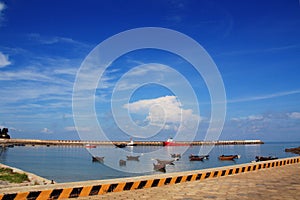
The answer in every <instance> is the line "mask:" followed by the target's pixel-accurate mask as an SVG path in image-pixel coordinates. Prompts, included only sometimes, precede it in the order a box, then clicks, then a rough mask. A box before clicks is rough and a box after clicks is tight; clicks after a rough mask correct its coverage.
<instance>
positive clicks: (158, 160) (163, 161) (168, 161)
mask: <svg viewBox="0 0 300 200" xmlns="http://www.w3.org/2000/svg"><path fill="white" fill-rule="evenodd" d="M156 161H157V163H159V164H165V165H175V164H174V161H175V160H160V159H156Z"/></svg>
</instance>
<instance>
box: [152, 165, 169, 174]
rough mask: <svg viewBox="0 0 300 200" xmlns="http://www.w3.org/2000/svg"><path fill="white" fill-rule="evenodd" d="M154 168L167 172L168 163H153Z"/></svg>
mask: <svg viewBox="0 0 300 200" xmlns="http://www.w3.org/2000/svg"><path fill="white" fill-rule="evenodd" d="M153 169H154V170H156V171H160V172H164V173H166V165H165V164H162V163H157V164H155V163H153Z"/></svg>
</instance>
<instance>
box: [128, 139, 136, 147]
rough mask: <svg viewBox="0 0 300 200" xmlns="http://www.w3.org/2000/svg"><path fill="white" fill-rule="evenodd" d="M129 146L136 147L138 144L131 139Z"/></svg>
mask: <svg viewBox="0 0 300 200" xmlns="http://www.w3.org/2000/svg"><path fill="white" fill-rule="evenodd" d="M127 146H136V144H135V143H134V142H133V140H132V139H131V138H130V142H129V143H127Z"/></svg>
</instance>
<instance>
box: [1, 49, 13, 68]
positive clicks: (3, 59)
mask: <svg viewBox="0 0 300 200" xmlns="http://www.w3.org/2000/svg"><path fill="white" fill-rule="evenodd" d="M10 64H11V62H10V61H9V59H8V56H7V55H4V54H3V53H2V52H0V68H3V67H6V66H8V65H10Z"/></svg>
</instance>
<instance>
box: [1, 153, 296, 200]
mask: <svg viewBox="0 0 300 200" xmlns="http://www.w3.org/2000/svg"><path fill="white" fill-rule="evenodd" d="M296 163H300V156H298V157H291V158H284V159H278V160H271V161H264V162H256V163H248V164H241V165H232V166H227V167H219V168H212V169H206V170H195V171H188V172H179V173H167V174H161V175H151V176H140V177H132V178H122V179H110V180H103V181H84V182H75V183H64V184H54V185H46V186H32V187H30V186H28V187H24V188H22V189H23V190H22V191H15V192H14V191H13V189H11V190H10V189H7V190H5V189H4V190H1V191H0V200H21V199H22V200H23V199H28V200H35V199H37V200H43V199H65V198H76V197H85V196H93V195H102V194H105V193H109V192H121V191H126V190H138V189H144V188H151V187H161V186H164V185H172V184H178V183H183V182H189V181H201V180H204V179H209V178H216V177H222V176H230V175H234V174H240V173H246V172H251V171H257V170H261V169H266V168H274V167H280V166H284V165H290V164H296ZM24 189H25V190H27V191H24Z"/></svg>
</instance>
